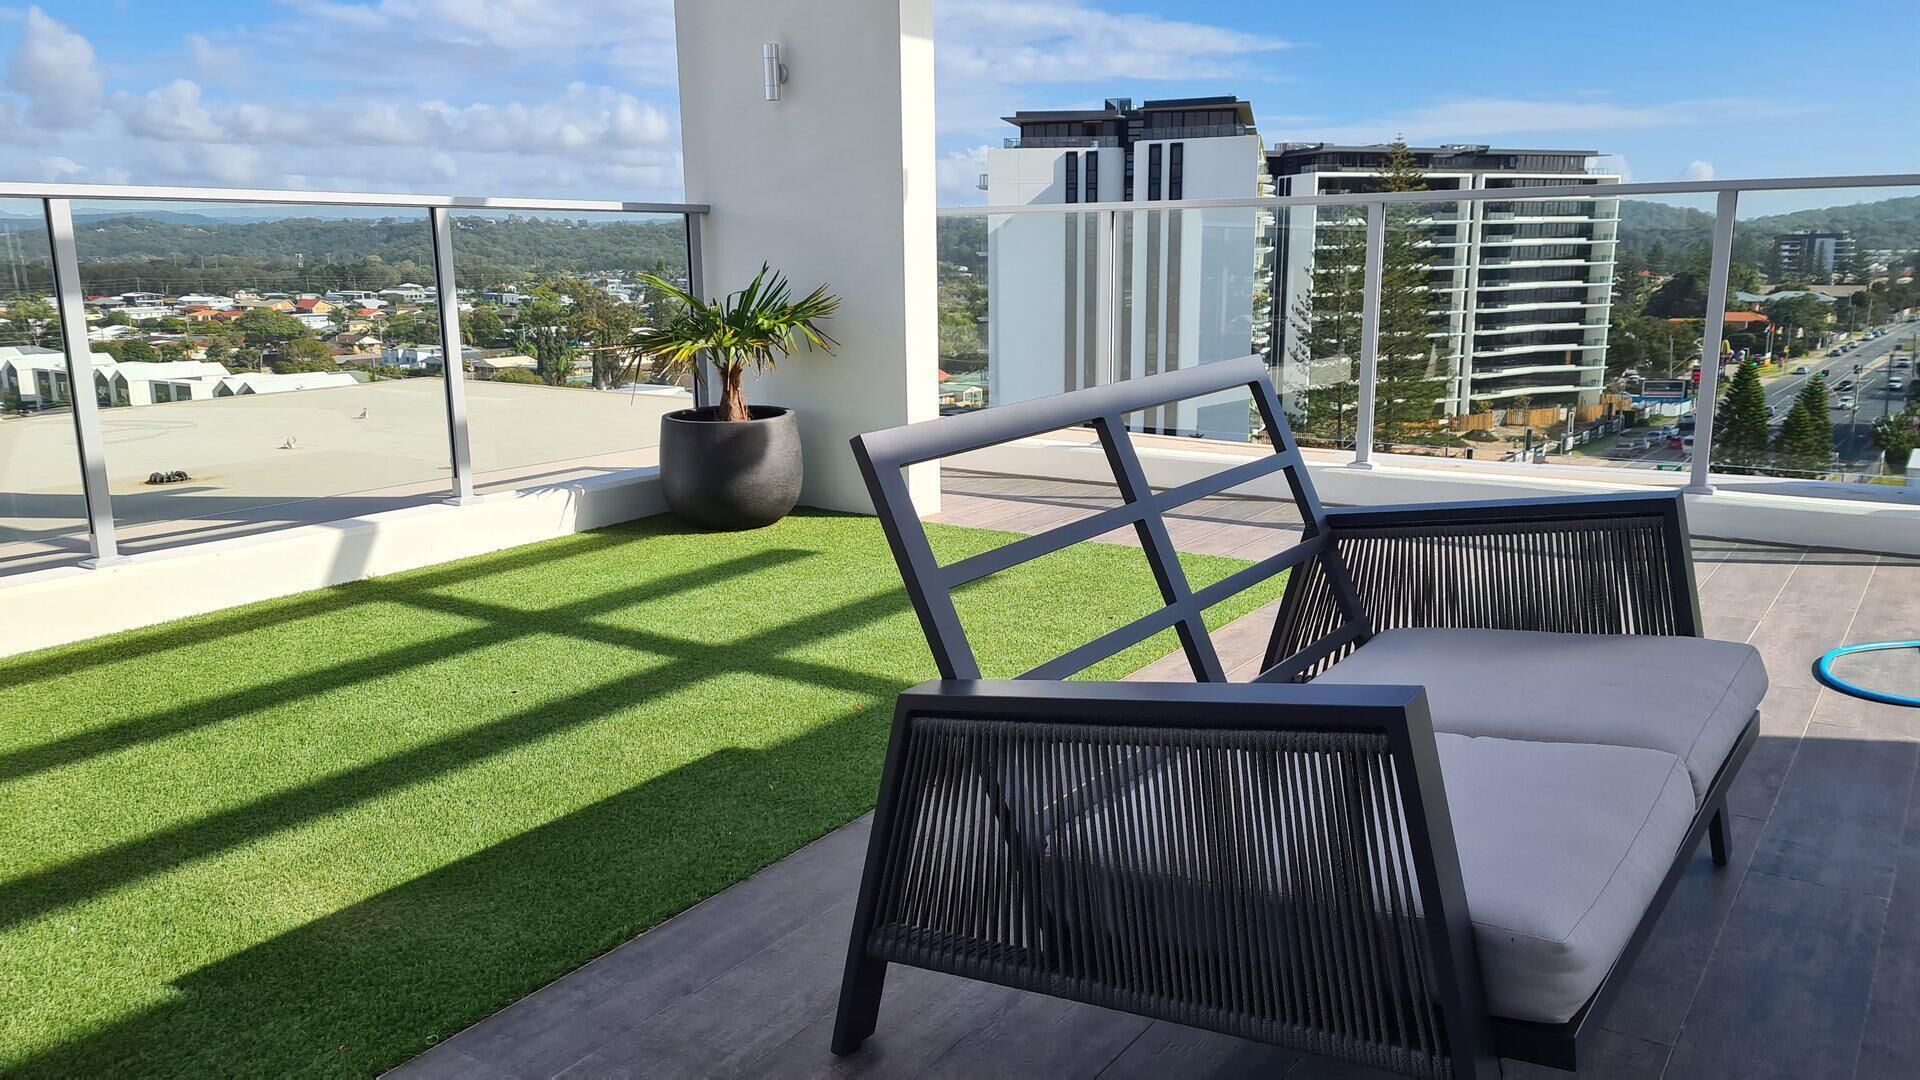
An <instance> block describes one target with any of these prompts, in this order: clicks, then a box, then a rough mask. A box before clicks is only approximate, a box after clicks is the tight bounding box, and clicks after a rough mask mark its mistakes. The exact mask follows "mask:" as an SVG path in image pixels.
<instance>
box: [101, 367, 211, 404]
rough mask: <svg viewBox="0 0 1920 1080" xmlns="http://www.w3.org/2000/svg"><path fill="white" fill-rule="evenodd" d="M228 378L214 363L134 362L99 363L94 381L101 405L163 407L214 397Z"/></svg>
mask: <svg viewBox="0 0 1920 1080" xmlns="http://www.w3.org/2000/svg"><path fill="white" fill-rule="evenodd" d="M226 376H227V369H226V368H225V367H223V366H221V365H219V364H216V363H214V362H213V361H211V360H171V361H166V362H163V363H148V362H146V361H142V360H134V361H128V362H126V363H117V364H98V363H96V364H95V369H94V373H93V382H94V388H95V390H96V391H97V393H98V394H99V398H100V403H101V404H102V405H106V406H109V407H112V406H128V405H162V404H165V403H167V402H171V401H199V400H202V399H205V398H210V397H213V396H214V387H215V386H216V385H217V384H218V383H219V381H220V380H221V379H223V378H225V377H226Z"/></svg>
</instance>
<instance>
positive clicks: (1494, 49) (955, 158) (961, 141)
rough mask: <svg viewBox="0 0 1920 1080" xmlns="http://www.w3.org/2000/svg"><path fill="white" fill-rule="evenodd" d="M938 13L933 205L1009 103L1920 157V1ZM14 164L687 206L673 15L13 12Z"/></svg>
mask: <svg viewBox="0 0 1920 1080" xmlns="http://www.w3.org/2000/svg"><path fill="white" fill-rule="evenodd" d="M1584 7H1585V8H1586V9H1587V10H1582V11H1577V12H1576V11H1575V10H1571V9H1567V8H1565V7H1564V6H1563V7H1562V8H1560V9H1557V10H1556V9H1555V8H1554V7H1553V6H1551V5H1543V4H1540V3H1538V2H1537V0H1535V2H1528V3H1520V2H1506V0H1501V2H1476V3H1466V2H1455V3H1433V2H1430V0H1429V2H1420V3H1366V2H1354V0H1346V2H1339V3H1329V2H1327V0H1315V2H1312V3H1297V2H1285V0H1258V2H1256V0H1216V2H1215V3H1212V4H1208V5H1192V4H1179V3H1173V2H1171V0H1158V2H1143V0H1030V2H1017V0H936V2H935V11H936V19H937V34H936V42H935V44H936V51H937V54H938V56H939V60H938V65H939V66H938V71H937V82H938V87H939V102H938V105H939V110H938V111H939V123H940V129H941V130H940V133H939V147H940V153H941V175H942V201H943V202H963V201H975V200H977V198H978V196H979V193H978V192H976V191H974V190H973V189H972V186H971V182H972V178H973V176H974V174H976V173H978V172H979V171H980V169H979V167H978V158H979V154H980V151H981V148H983V147H985V146H987V145H989V144H993V145H997V144H998V141H999V139H1000V138H1001V137H1002V136H1003V135H1004V134H1006V133H1007V132H1008V130H1009V129H1007V128H1006V127H1005V125H1003V124H1001V123H1000V122H999V120H998V117H999V116H1001V115H1003V114H1005V113H1008V112H1011V111H1012V110H1014V109H1018V108H1066V107H1074V106H1079V105H1087V104H1096V103H1098V102H1099V100H1100V99H1101V98H1103V97H1107V96H1131V97H1135V98H1149V97H1174V96H1182V95H1188V94H1216V93H1237V94H1239V95H1241V96H1242V97H1245V98H1248V99H1249V100H1251V101H1252V102H1253V103H1254V110H1255V116H1256V119H1257V120H1258V122H1259V126H1260V130H1261V133H1262V134H1263V135H1264V136H1265V137H1266V138H1267V139H1268V140H1269V141H1274V140H1279V139H1291V140H1308V139H1319V138H1331V139H1340V140H1356V141H1379V140H1384V139H1388V138H1391V137H1393V136H1394V135H1396V134H1400V135H1404V136H1406V137H1407V138H1408V139H1410V140H1412V141H1415V142H1491V143H1497V144H1505V145H1531V146H1571V147H1578V148H1586V149H1594V150H1598V151H1601V152H1603V153H1607V154H1609V155H1612V158H1611V161H1612V163H1613V164H1614V165H1615V166H1616V167H1617V168H1619V169H1620V170H1622V171H1624V172H1625V173H1626V174H1627V175H1628V176H1629V177H1630V178H1632V179H1635V180H1643V181H1657V180H1671V179H1680V178H1688V177H1703V176H1720V177H1741V176H1766V175H1774V176H1778V175H1816V174H1837V173H1866V172H1912V171H1920V107H1916V104H1915V103H1916V101H1920V3H1916V2H1915V0H1887V2H1878V0H1836V2H1830V3H1824V4H1819V5H1808V4H1805V3H1804V2H1801V3H1768V2H1748V3H1743V4H1740V5H1721V4H1707V3H1695V2H1692V0H1678V2H1676V0H1666V2H1664V3H1635V2H1620V0H1616V2H1614V3H1612V4H1609V5H1606V7H1605V8H1604V10H1603V11H1599V10H1594V6H1593V5H1584ZM0 63H4V65H5V67H4V77H3V78H0V135H4V138H0V178H10V179H34V180H43V179H44V180H52V179H68V180H76V181H100V182H125V183H179V184H206V185H212V186H249V185H252V186H290V187H307V188H335V189H340V188H347V189H358V190H373V191H455V192H459V193H485V194H518V195H554V196H583V197H622V198H672V197H674V196H676V195H677V194H678V191H679V183H680V181H679V168H680V165H679V163H680V153H679V146H680V132H679V121H678V115H677V108H676V102H675V90H674V78H675V72H674V55H673V40H672V7H671V3H670V2H667V0H171V2H166V3H161V2H156V0H61V2H57V3H54V2H44V3H42V4H41V5H40V6H38V7H33V6H29V5H25V4H15V3H11V2H8V0H0Z"/></svg>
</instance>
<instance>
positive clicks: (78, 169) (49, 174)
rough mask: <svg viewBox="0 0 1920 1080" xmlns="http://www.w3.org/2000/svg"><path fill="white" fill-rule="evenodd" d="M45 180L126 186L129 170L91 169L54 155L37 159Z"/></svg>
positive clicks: (36, 162)
mask: <svg viewBox="0 0 1920 1080" xmlns="http://www.w3.org/2000/svg"><path fill="white" fill-rule="evenodd" d="M35 164H37V165H38V166H39V167H40V174H41V176H42V177H43V178H44V179H47V180H50V181H53V182H55V183H61V184H124V183H126V182H127V170H125V169H121V168H114V167H108V168H104V169H90V168H88V167H87V166H85V165H82V164H80V163H79V162H76V161H74V160H73V159H71V158H64V157H60V156H59V155H57V154H56V155H54V156H52V157H43V158H36V159H35Z"/></svg>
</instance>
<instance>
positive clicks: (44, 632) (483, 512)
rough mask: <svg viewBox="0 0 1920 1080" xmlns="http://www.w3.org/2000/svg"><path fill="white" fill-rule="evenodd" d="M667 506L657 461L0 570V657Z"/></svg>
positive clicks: (567, 531)
mask: <svg viewBox="0 0 1920 1080" xmlns="http://www.w3.org/2000/svg"><path fill="white" fill-rule="evenodd" d="M665 509H666V503H665V502H664V500H663V499H662V497H661V494H660V481H659V470H657V469H653V468H641V469H630V470H625V471H620V472H610V473H604V474H601V475H596V476H590V477H586V478H582V479H577V480H570V481H566V482H563V483H555V484H548V485H544V486H539V487H532V488H525V489H521V490H516V491H506V492H501V493H498V494H493V495H483V496H480V497H478V498H475V499H473V500H471V501H469V502H466V503H463V504H461V505H453V504H451V503H434V504H429V505H424V506H411V507H405V508H402V509H397V510H388V511H384V512H381V513H378V514H369V515H366V516H364V517H357V518H350V519H347V520H344V521H332V522H326V523H324V524H312V525H298V526H293V527H290V528H285V529H280V530H278V531H274V532H268V533H262V534H259V535H255V536H246V537H235V538H231V539H225V540H215V541H210V542H207V543H201V544H192V545H188V546H183V547H179V548H173V549H169V550H162V551H154V552H150V553H146V554H140V555H135V556H132V557H130V558H128V559H126V560H125V561H123V562H119V563H115V564H113V565H111V566H101V567H97V568H92V569H88V568H84V567H78V566H61V567H54V568H51V569H46V570H37V571H33V572H30V573H24V574H18V575H15V576H12V577H5V578H0V656H11V655H14V654H16V653H22V652H28V651H30V650H33V649H41V648H46V647H48V646H53V645H62V644H65V643H67V642H72V641H80V640H83V639H85V638H90V637H96V636H98V635H100V634H107V633H112V632H115V631H119V630H131V629H134V628H136V627H141V626H151V625H154V624H156V623H163V622H168V621H170V620H173V619H180V618H185V617H186V616H189V615H199V614H203V613H205V612H209V611H218V610H220V609H222V608H229V607H234V606H236V605H239V604H247V603H252V602H253V601H256V600H266V599H271V598H273V597H276V596H288V595H291V594H293V593H299V592H305V591H307V590H309V589H318V588H324V587H326V586H329V585H339V584H342V583H344V582H348V581H357V580H360V579H362V578H369V577H376V576H378V575H381V574H392V573H397V572H399V571H402V570H412V569H415V568H417V567H422V566H431V565H433V564H435V563H442V562H447V561H449V560H451V559H459V558H465V557H467V556H470V555H481V554H485V553H486V552H490V551H498V550H501V549H503V548H510V547H516V546H518V545H521V544H529V543H533V542H534V541H537V540H548V539H552V538H554V537H557V536H566V535H568V534H570V533H576V532H581V531H584V530H587V529H595V528H599V527H601V526H604V525H612V524H615V523H617V522H622V521H631V520H633V519H635V518H641V517H647V516H649V515H652V514H658V513H661V512H663V511H664V510H665Z"/></svg>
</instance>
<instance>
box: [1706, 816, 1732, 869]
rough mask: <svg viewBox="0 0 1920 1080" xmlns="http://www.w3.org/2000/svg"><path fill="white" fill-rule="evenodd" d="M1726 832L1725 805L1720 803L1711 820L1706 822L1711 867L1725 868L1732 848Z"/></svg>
mask: <svg viewBox="0 0 1920 1080" xmlns="http://www.w3.org/2000/svg"><path fill="white" fill-rule="evenodd" d="M1730 839H1731V838H1730V836H1729V835H1728V832H1727V804H1726V803H1724V802H1722V803H1721V804H1720V806H1719V807H1718V808H1717V809H1715V810H1714V812H1713V820H1712V821H1709V822H1707V843H1708V845H1709V846H1711V847H1712V849H1713V865H1715V866H1725V865H1727V859H1728V858H1729V857H1730V853H1731V851H1732V848H1731V846H1730Z"/></svg>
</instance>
